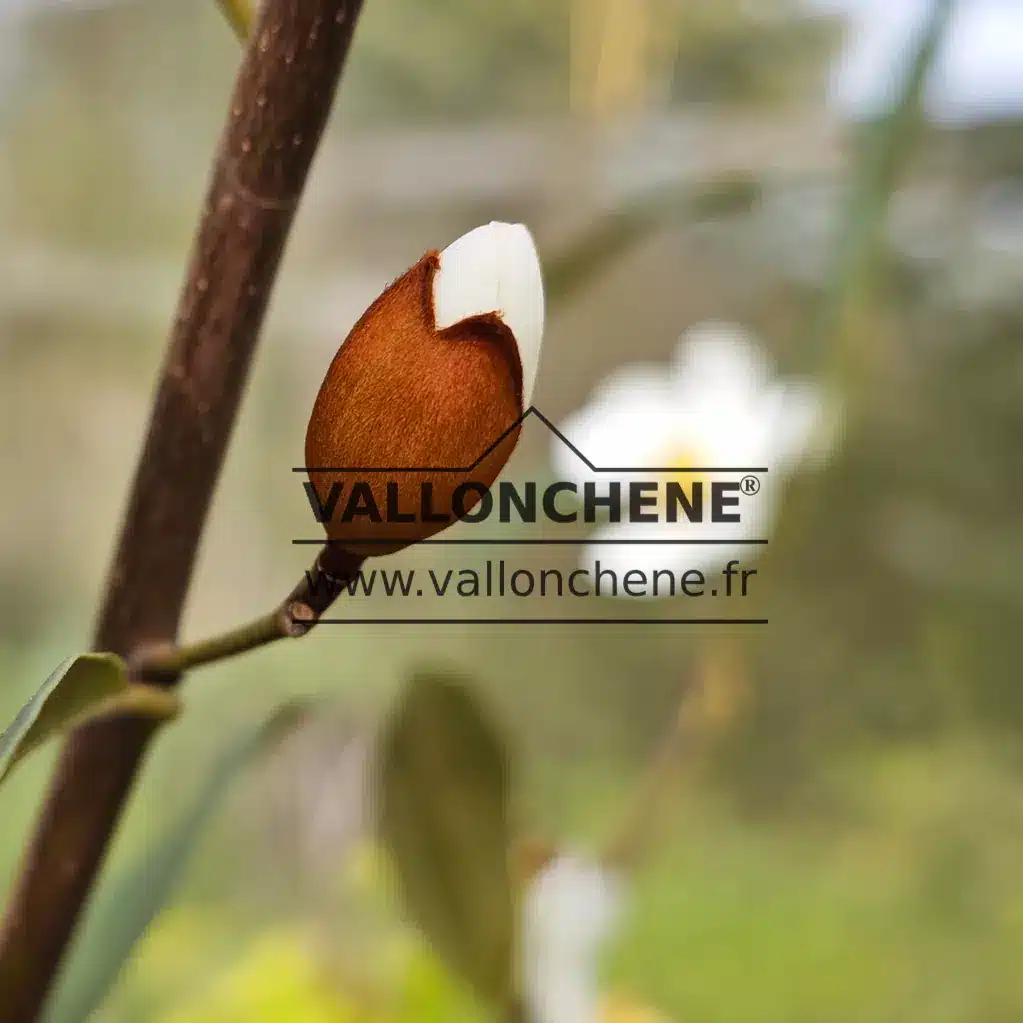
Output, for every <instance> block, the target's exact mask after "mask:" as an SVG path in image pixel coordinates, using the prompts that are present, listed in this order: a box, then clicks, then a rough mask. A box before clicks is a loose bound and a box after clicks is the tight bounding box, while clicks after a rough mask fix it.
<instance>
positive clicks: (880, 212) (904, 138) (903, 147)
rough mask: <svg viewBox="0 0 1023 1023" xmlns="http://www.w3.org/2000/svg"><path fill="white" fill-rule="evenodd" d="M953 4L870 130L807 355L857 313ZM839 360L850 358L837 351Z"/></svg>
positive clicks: (942, 9) (926, 34) (936, 19)
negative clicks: (882, 114) (883, 115)
mask: <svg viewBox="0 0 1023 1023" xmlns="http://www.w3.org/2000/svg"><path fill="white" fill-rule="evenodd" d="M954 9H955V0H935V3H934V4H933V6H932V9H931V14H930V18H929V20H928V22H927V24H926V25H925V26H924V30H923V33H922V35H921V37H920V42H919V45H918V47H917V50H916V52H915V54H914V55H913V59H912V60H911V61H910V62H909V64H908V66H907V71H906V76H905V79H904V80H903V83H902V86H901V89H900V91H899V94H898V98H897V99H896V101H895V103H894V104H893V105H892V107H891V109H890V110H889V111H888V113H887V114H886V115H885V117H884V118H883V119H882V120H881V121H880V122H879V123H878V124H876V125H873V126H871V128H870V129H869V133H870V134H869V136H868V140H867V145H866V147H865V149H864V155H863V159H862V162H861V163H860V165H859V167H858V168H857V170H856V173H855V178H854V182H853V188H852V191H851V194H850V198H849V204H848V206H847V208H846V210H845V213H844V215H843V217H842V228H841V233H840V237H839V243H838V248H837V251H836V253H835V262H834V266H833V268H832V271H831V273H830V276H829V279H828V283H827V286H826V288H825V290H824V293H823V294H822V296H821V299H820V302H819V304H818V306H817V308H816V309H815V310H814V311H813V314H812V315H811V317H810V319H809V322H808V324H807V328H806V329H807V334H808V339H809V341H808V345H809V350H821V351H827V350H828V348H829V347H830V346H831V344H833V343H834V341H835V338H834V337H833V335H836V334H837V335H839V338H838V340H839V341H841V340H843V339H842V337H841V334H842V329H843V326H844V323H845V321H846V319H847V318H849V317H850V316H852V315H854V314H855V307H856V305H857V303H858V302H859V301H860V300H861V299H862V296H863V292H864V291H865V290H866V287H867V285H868V283H869V280H870V276H871V272H872V269H873V263H874V261H875V260H874V257H875V255H876V253H877V248H878V243H879V241H880V239H881V237H882V232H883V230H884V225H885V222H886V221H887V218H888V210H889V206H890V204H891V198H892V195H893V194H894V192H895V189H896V187H897V185H898V182H899V178H900V176H901V174H902V172H903V170H904V168H905V165H906V163H907V161H908V159H909V157H910V155H911V153H912V151H913V144H914V143H915V141H916V139H917V133H918V130H919V128H920V126H921V124H922V122H923V119H924V117H923V99H924V90H925V87H926V85H927V81H928V79H929V77H930V72H931V69H932V67H933V66H934V60H935V58H936V57H937V55H938V53H939V52H940V50H941V46H942V43H943V42H944V40H945V37H946V35H947V32H948V28H949V25H950V23H951V21H952V15H953V13H954ZM838 352H839V357H840V358H842V357H843V355H845V354H846V353H843V352H842V347H841V345H839V346H838Z"/></svg>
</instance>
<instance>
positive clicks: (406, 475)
mask: <svg viewBox="0 0 1023 1023" xmlns="http://www.w3.org/2000/svg"><path fill="white" fill-rule="evenodd" d="M439 265H440V263H439V257H438V255H437V253H435V252H431V253H428V254H427V255H426V256H424V257H423V258H422V259H421V260H420V261H419V262H418V263H417V264H416V265H415V266H414V267H412V268H411V269H410V270H409V271H408V272H407V273H406V274H404V275H403V276H402V277H400V278H398V280H397V281H395V282H394V283H393V284H392V285H391V286H390V287H389V288H388V289H387V290H386V291H385V292H384V293H383V294H382V295H381V296H380V297H379V298H378V299H377V300H376V301H375V302H374V303H373V304H372V305H371V306H370V307H369V309H367V310H366V312H365V313H364V314H363V316H362V318H361V319H360V320H359V322H358V323H356V325H355V326H354V327H353V328H352V332H351V333H350V334H349V336H348V338H347V340H346V341H345V343H344V344H343V345H342V346H341V348H340V350H339V351H338V353H337V355H336V356H335V357H334V361H333V362H332V363H331V365H330V369H329V370H328V371H327V376H326V378H325V380H324V381H323V385H322V386H321V388H320V393H319V394H318V395H317V398H316V402H315V404H314V406H313V412H312V415H311V417H310V419H309V427H308V430H307V431H306V445H305V457H306V465H307V466H308V467H309V468H310V469H314V470H315V469H334V470H336V469H339V468H345V469H360V470H362V469H378V470H381V471H378V472H366V471H355V472H352V471H348V472H336V471H334V472H322V471H320V472H316V471H312V472H310V474H309V476H310V479H311V481H312V482H313V484H314V486H315V487H316V491H317V494H318V495H319V497H320V500H321V502H323V501H325V500H326V499H327V497H328V494H329V492H330V490H331V486H332V484H333V483H334V482H338V483H341V484H343V490H342V491H341V497H340V500H339V501H338V503H337V507H336V509H335V511H334V514H333V516H332V519H331V521H330V522H328V523H327V524H326V529H327V534H328V536H330V537H331V538H332V539H335V540H339V541H344V545H345V546H346V547H349V548H350V549H352V550H360V551H362V552H364V553H367V554H387V553H391V552H393V551H396V550H400V549H401V548H402V547H405V546H407V545H408V544H410V543H415V542H416V541H417V540H421V539H423V538H425V537H428V536H431V535H433V534H434V533H437V532H439V531H440V530H441V529H443V528H444V527H445V525H447V524H448V523H445V522H430V521H423V519H422V517H421V515H420V508H421V489H422V485H423V483H424V482H429V483H432V486H433V498H432V507H433V508H434V509H435V510H436V511H438V512H444V513H447V514H449V515H453V511H452V494H453V492H454V490H455V488H456V487H458V486H459V484H461V483H463V482H465V481H468V480H471V481H473V482H479V483H482V484H485V485H486V486H488V487H489V486H490V485H491V484H492V483H493V482H494V480H495V479H496V478H497V476H498V474H499V473H500V471H501V469H502V468H503V466H504V463H505V462H506V461H507V460H508V457H509V456H510V455H511V452H512V450H513V449H514V447H515V444H516V442H517V441H518V436H519V432H520V431H519V428H518V427H516V428H515V429H514V430H512V431H511V432H510V433H509V434H508V436H507V437H506V438H505V439H504V440H503V441H501V443H500V444H499V445H498V446H497V447H496V448H495V449H494V450H493V451H492V452H491V453H490V454H489V455H488V456H487V457H486V458H485V459H484V460H483V461H482V462H480V464H479V465H477V466H476V467H475V468H473V469H472V470H471V471H447V472H416V471H409V470H410V469H412V468H413V467H414V468H417V469H430V468H432V467H435V466H436V467H444V468H448V467H465V466H471V465H472V464H473V463H474V462H475V461H476V460H477V459H478V458H479V457H480V455H482V454H483V452H485V451H486V450H487V449H488V448H489V447H490V446H491V445H492V444H494V442H495V441H496V440H497V439H498V438H499V437H500V436H501V435H502V434H503V433H504V432H505V431H506V430H509V428H510V427H512V426H513V424H515V422H516V420H518V418H519V417H520V416H521V415H522V411H523V409H522V366H521V363H520V361H519V356H518V348H517V346H516V343H515V339H514V337H513V335H512V333H511V331H510V330H509V329H508V327H506V326H505V325H504V324H503V323H502V322H501V320H500V319H499V318H498V317H497V316H496V315H495V314H488V315H486V316H479V317H473V318H471V319H468V320H463V321H462V322H460V323H457V324H455V325H454V326H452V327H449V328H447V329H446V330H443V331H436V330H435V329H434V326H433V324H434V315H433V289H432V283H433V275H434V274H435V273H436V272H437V269H438V267H439ZM396 469H401V470H403V471H394V470H396ZM360 481H364V482H365V483H367V484H369V488H370V491H371V493H372V496H373V499H374V500H375V503H376V505H377V507H378V508H379V510H380V513H381V516H382V517H383V518H384V519H385V521H383V522H379V523H377V522H373V521H371V520H370V519H369V518H368V517H365V516H357V517H355V518H353V519H352V520H351V521H349V522H342V521H341V518H342V513H343V512H344V509H345V505H346V503H347V501H348V497H349V493H350V488H351V487H352V485H353V484H355V483H357V482H360ZM388 483H395V484H397V488H398V507H399V508H400V509H401V511H403V512H409V513H413V514H415V516H416V518H415V521H413V522H388V521H386V518H387V484H388ZM476 503H478V497H477V496H476V495H475V494H472V495H470V499H469V500H467V501H466V505H467V507H466V509H465V510H466V511H468V510H470V509H471V508H472V507H473V506H474V505H475V504H476ZM367 539H373V540H382V541H384V542H382V543H373V544H370V545H366V544H361V545H360V543H359V541H360V540H361V541H365V540H367Z"/></svg>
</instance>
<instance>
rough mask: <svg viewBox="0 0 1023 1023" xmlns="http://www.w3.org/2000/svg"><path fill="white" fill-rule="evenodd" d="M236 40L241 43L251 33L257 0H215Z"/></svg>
mask: <svg viewBox="0 0 1023 1023" xmlns="http://www.w3.org/2000/svg"><path fill="white" fill-rule="evenodd" d="M217 3H218V4H219V5H220V9H221V10H222V11H223V12H224V17H225V18H227V23H228V24H229V25H230V26H231V28H232V30H233V31H234V34H235V35H236V36H237V37H238V41H239V42H241V43H242V44H244V43H245V41H246V40H247V39H248V38H249V36H250V35H251V34H252V26H253V24H254V23H255V20H256V4H257V0H217Z"/></svg>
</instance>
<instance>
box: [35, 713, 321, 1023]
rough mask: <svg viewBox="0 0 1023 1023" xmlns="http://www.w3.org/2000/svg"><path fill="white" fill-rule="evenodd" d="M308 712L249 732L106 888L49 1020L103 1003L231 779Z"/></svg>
mask: <svg viewBox="0 0 1023 1023" xmlns="http://www.w3.org/2000/svg"><path fill="white" fill-rule="evenodd" d="M305 716H306V710H305V707H304V705H301V704H288V705H286V706H285V707H283V708H282V709H281V710H279V711H278V712H277V713H276V714H274V715H273V716H272V717H271V718H270V719H269V720H268V721H266V722H264V723H263V724H261V725H260V726H259V727H258V728H256V729H255V730H253V731H249V732H247V733H246V734H244V735H243V736H242V737H241V738H240V739H239V740H238V741H237V742H235V743H234V744H233V745H232V746H230V747H229V748H228V749H227V750H226V751H225V752H224V754H223V755H222V756H221V758H220V759H219V760H218V761H217V763H216V764H215V765H214V767H213V770H212V772H211V773H210V775H209V776H208V777H207V778H206V780H205V782H204V784H203V786H202V788H201V790H200V791H199V793H198V794H197V795H196V797H195V800H194V802H193V803H192V805H191V806H189V807H188V808H187V809H186V810H185V812H184V813H182V814H181V816H180V817H179V818H178V819H177V820H176V821H174V822H173V823H172V824H171V826H170V827H169V828H167V830H166V831H165V832H164V834H163V835H162V836H161V837H160V838H158V839H157V841H156V842H155V843H154V844H153V845H152V846H151V847H149V848H147V849H146V850H145V851H144V853H143V855H142V856H140V857H139V858H138V859H137V860H135V861H134V862H132V863H129V864H128V865H127V866H126V867H125V868H124V869H123V870H121V871H119V872H118V873H117V874H116V875H115V876H114V877H113V878H111V880H110V883H109V884H104V885H102V886H101V887H100V889H99V891H98V893H97V896H96V899H95V901H94V903H93V904H92V906H91V907H90V908H89V910H88V911H87V915H86V918H85V923H84V925H83V926H82V928H81V929H80V931H79V933H78V936H77V937H76V938H75V941H74V945H73V946H72V949H71V957H70V960H69V962H68V966H67V969H66V970H65V971H64V972H63V973H62V975H61V976H60V978H59V980H58V983H57V989H56V991H55V993H54V995H53V998H52V1000H51V1002H50V1005H49V1006H48V1008H47V1010H46V1013H45V1015H44V1018H45V1019H46V1021H47V1023H82V1021H83V1020H87V1019H88V1018H89V1015H90V1013H92V1012H94V1011H95V1010H96V1009H97V1008H98V1007H99V1005H101V1004H102V1002H103V1000H104V999H105V998H106V996H107V995H108V993H109V992H110V990H111V989H112V988H113V986H114V983H115V982H116V980H117V978H118V976H119V975H120V973H121V970H122V968H123V967H124V965H125V963H126V962H127V960H128V958H129V957H130V956H131V954H132V951H133V950H134V949H135V946H136V945H137V944H138V942H139V940H140V939H141V938H142V936H143V935H144V934H145V932H146V930H147V928H148V927H149V925H150V923H152V921H153V920H154V918H155V917H156V916H157V914H158V913H159V912H160V910H161V909H162V908H163V907H164V905H165V904H166V903H167V901H168V899H169V898H170V897H171V895H172V894H173V892H174V889H175V887H176V885H177V884H178V882H179V881H180V879H181V877H182V875H183V874H184V871H185V867H186V866H187V863H188V857H189V855H190V854H191V852H192V850H193V849H194V848H195V846H196V844H197V842H198V839H199V837H200V835H201V833H202V831H203V829H204V828H205V827H206V825H207V823H208V822H209V820H210V818H211V817H212V816H213V813H214V811H215V810H216V808H217V806H218V804H219V803H220V800H221V798H222V797H223V795H224V793H225V792H226V790H227V788H228V786H229V785H230V784H231V782H232V781H233V780H234V778H235V777H236V776H237V775H238V773H239V772H240V771H241V770H242V769H243V768H245V767H246V766H247V765H249V764H251V763H252V762H253V761H254V760H255V759H256V758H257V757H258V756H260V755H261V754H265V753H267V752H268V751H269V750H270V749H272V748H273V747H274V746H275V745H276V743H277V742H278V741H279V740H280V739H281V738H282V737H283V736H284V735H285V734H286V733H287V732H289V731H291V729H293V728H294V727H295V726H296V725H297V724H298V723H299V722H300V721H301V720H303V719H304V718H305Z"/></svg>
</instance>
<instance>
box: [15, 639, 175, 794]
mask: <svg viewBox="0 0 1023 1023" xmlns="http://www.w3.org/2000/svg"><path fill="white" fill-rule="evenodd" d="M177 708H178V700H177V697H176V696H175V695H174V694H173V693H170V692H167V691H166V690H163V689H159V688H157V687H155V686H142V685H132V684H129V682H128V673H127V671H126V669H125V666H124V661H122V660H121V658H120V657H118V656H117V655H116V654H79V655H78V656H77V657H69V658H68V659H67V660H66V661H64V662H63V664H61V665H60V667H58V668H57V670H56V671H54V673H53V674H52V675H51V676H50V677H49V678H48V679H47V680H46V681H45V682H44V683H43V684H42V685H41V686H40V687H39V689H38V690H37V691H36V693H35V695H34V696H33V697H32V699H31V700H29V701H28V703H26V704H25V706H24V707H22V708H21V710H20V711H18V715H17V717H15V719H14V720H13V721H12V722H11V724H10V725H8V727H7V728H6V729H5V730H4V732H3V734H2V735H0V782H2V781H3V780H4V778H6V777H7V775H8V774H9V773H10V772H11V771H12V770H13V769H14V767H15V765H16V764H17V763H18V762H19V761H20V760H22V759H23V758H24V757H26V756H27V755H28V754H29V753H31V752H32V750H34V749H36V748H37V747H38V746H40V745H42V744H43V743H44V742H46V740H47V739H49V738H50V737H51V736H53V735H55V734H57V733H58V732H64V731H68V730H69V729H71V728H74V727H75V726H76V725H80V724H83V723H84V722H86V721H89V720H92V719H93V718H96V717H101V716H106V715H109V714H114V713H129V712H130V713H135V714H147V715H151V716H153V717H156V718H160V719H162V718H167V717H172V716H173V715H174V714H175V713H176V712H177Z"/></svg>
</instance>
